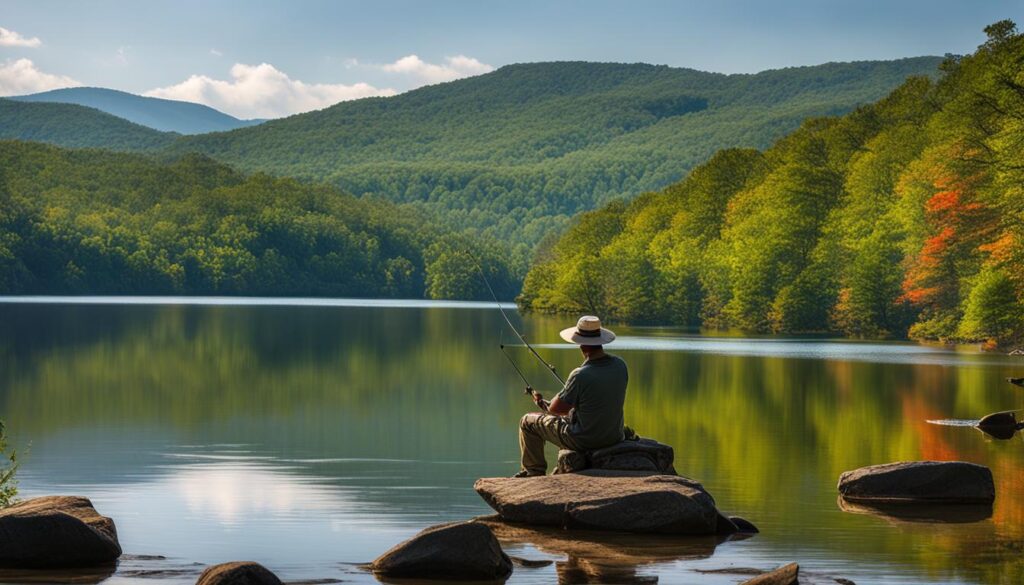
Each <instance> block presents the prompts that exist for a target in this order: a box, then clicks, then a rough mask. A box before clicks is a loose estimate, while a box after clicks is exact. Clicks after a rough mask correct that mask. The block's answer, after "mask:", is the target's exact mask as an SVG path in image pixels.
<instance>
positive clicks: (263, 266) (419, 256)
mask: <svg viewBox="0 0 1024 585" xmlns="http://www.w3.org/2000/svg"><path fill="white" fill-rule="evenodd" d="M507 257H508V254H507V251H506V250H505V249H503V248H501V247H499V246H498V245H496V244H494V243H493V242H486V241H481V240H478V239H475V238H471V237H469V236H464V235H459V234H453V233H449V232H446V231H444V230H441V229H439V228H436V227H433V226H431V225H429V224H425V223H424V222H423V220H422V217H421V215H420V214H417V213H414V212H412V211H411V210H403V209H401V208H399V207H397V206H395V205H394V204H391V203H387V202H383V201H376V200H372V199H366V198H363V199H360V198H356V197H353V196H351V195H347V194H344V193H342V192H340V191H338V190H337V189H335V188H331V187H326V186H316V185H308V184H303V183H300V182H298V181H295V180H293V179H278V178H273V177H269V176H267V175H263V174H255V175H251V176H245V175H242V174H241V173H239V172H237V171H234V170H232V169H231V168H230V167H227V166H225V165H222V164H220V163H217V162H215V161H212V160H210V159H208V158H206V157H203V156H200V155H186V156H184V157H182V158H181V159H180V160H178V161H176V162H173V163H161V162H158V161H155V160H153V159H151V158H147V157H144V156H141V155H134V154H126V153H115V152H110V151H103V150H93V149H83V150H68V149H63V148H58V147H55V146H48V145H43V144H38V143H31V142H21V141H0V293H2V294H228V295H230V294H247V295H261V294H263V295H309V296H348V297H360V296H372V297H393V298H424V297H429V298H472V297H476V298H482V297H483V296H484V295H486V294H487V293H486V290H485V289H484V285H483V283H482V279H481V278H480V272H479V270H480V269H479V268H478V263H477V260H480V262H479V264H482V266H483V270H484V271H485V272H486V273H487V275H488V280H490V282H491V284H492V285H493V286H494V288H495V289H496V292H497V294H499V295H501V296H502V297H503V298H511V297H512V296H513V295H514V294H515V291H516V290H517V288H518V281H517V279H516V278H514V277H513V276H512V274H513V273H515V272H518V271H519V270H521V268H518V267H517V268H515V269H513V268H512V267H511V266H510V265H509V261H508V260H507Z"/></svg>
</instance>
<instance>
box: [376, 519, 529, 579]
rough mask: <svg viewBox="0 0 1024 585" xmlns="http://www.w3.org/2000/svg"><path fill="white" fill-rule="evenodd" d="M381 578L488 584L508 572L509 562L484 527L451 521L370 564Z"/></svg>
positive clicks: (403, 544)
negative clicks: (482, 582)
mask: <svg viewBox="0 0 1024 585" xmlns="http://www.w3.org/2000/svg"><path fill="white" fill-rule="evenodd" d="M370 568H371V569H372V570H373V572H374V573H377V574H378V575H381V576H384V577H396V578H410V579H457V580H464V581H465V580H477V581H488V580H496V579H504V578H506V577H508V576H509V575H510V574H511V573H512V561H511V560H510V559H509V558H508V555H506V554H505V553H504V551H502V550H501V545H500V544H498V539H497V538H495V537H494V533H493V532H491V529H490V528H488V527H487V526H485V525H483V524H480V523H476V522H455V523H452V524H442V525H440V526H434V527H431V528H427V529H426V530H424V531H422V532H420V533H419V534H417V535H416V536H414V537H412V538H411V539H409V540H407V541H405V542H403V543H401V544H399V545H397V546H395V547H394V548H392V549H391V550H389V551H387V552H386V553H384V554H383V555H381V556H380V557H378V558H377V560H375V561H373V564H371V565H370Z"/></svg>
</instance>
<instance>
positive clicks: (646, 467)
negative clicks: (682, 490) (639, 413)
mask: <svg viewBox="0 0 1024 585" xmlns="http://www.w3.org/2000/svg"><path fill="white" fill-rule="evenodd" d="M674 458H675V454H674V453H673V451H672V447H670V446H668V445H665V444H662V443H659V442H657V441H655V440H653V439H634V440H629V441H622V442H621V443H616V444H615V445H612V446H610V447H605V448H603V449H596V450H594V451H585V452H584V451H570V450H567V449H563V450H561V451H559V452H558V465H557V467H556V469H555V473H576V472H579V471H583V470H585V469H607V470H612V471H646V472H650V473H657V474H664V475H675V474H676V470H675V468H674V467H673V466H672V463H673V460H674Z"/></svg>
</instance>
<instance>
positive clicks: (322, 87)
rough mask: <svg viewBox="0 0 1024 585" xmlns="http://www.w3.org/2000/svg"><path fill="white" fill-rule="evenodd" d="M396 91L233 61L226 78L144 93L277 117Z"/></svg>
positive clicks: (192, 79)
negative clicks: (317, 79)
mask: <svg viewBox="0 0 1024 585" xmlns="http://www.w3.org/2000/svg"><path fill="white" fill-rule="evenodd" d="M396 93H397V92H396V91H395V90H393V89H388V88H377V87H374V86H372V85H370V84H367V83H355V84H353V85H344V84H330V83H304V82H302V81H299V80H297V79H291V78H290V77H288V76H287V75H286V74H285V73H284V72H283V71H280V70H278V69H277V68H275V67H274V66H273V65H270V64H269V63H260V64H259V65H245V64H242V63H236V64H235V65H234V66H233V67H231V79H229V80H222V79H213V78H211V77H207V76H206V75H193V76H192V77H189V78H188V79H186V80H185V81H182V82H181V83H179V84H177V85H171V86H168V87H161V88H157V89H152V90H150V91H147V92H146V93H145V94H144V95H148V96H152V97H161V98H167V99H174V100H184V101H190V102H198V103H201V104H206V105H208V106H210V107H212V108H216V109H218V110H221V111H223V112H227V113H229V114H231V115H233V116H237V117H240V118H279V117H281V116H288V115H291V114H298V113H300V112H308V111H310V110H317V109H320V108H325V107H327V106H330V105H333V104H336V103H338V102H341V101H345V100H353V99H358V98H364V97H371V96H387V95H395V94H396Z"/></svg>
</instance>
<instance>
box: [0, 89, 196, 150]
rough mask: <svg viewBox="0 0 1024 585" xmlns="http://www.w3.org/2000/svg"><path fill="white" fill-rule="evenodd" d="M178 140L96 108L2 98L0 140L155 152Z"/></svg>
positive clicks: (169, 134) (0, 102)
mask: <svg viewBox="0 0 1024 585" xmlns="http://www.w3.org/2000/svg"><path fill="white" fill-rule="evenodd" d="M175 138H177V135H176V134H171V133H168V132H159V131H157V130H154V129H152V128H147V127H146V126H140V125H139V124H135V123H132V122H129V121H128V120H125V119H123V118H118V117H117V116H112V115H110V114H107V113H105V112H101V111H99V110H97V109H94V108H87V107H85V106H79V105H76V104H57V103H33V102H19V101H15V100H10V99H6V98H0V139H19V140H32V141H37V142H47V143H50V144H57V145H60V146H66V147H70V148H82V147H97V148H107V149H110V150H129V151H153V150H158V149H161V148H166V147H167V146H169V145H170V144H171V143H172V142H174V140H175Z"/></svg>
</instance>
